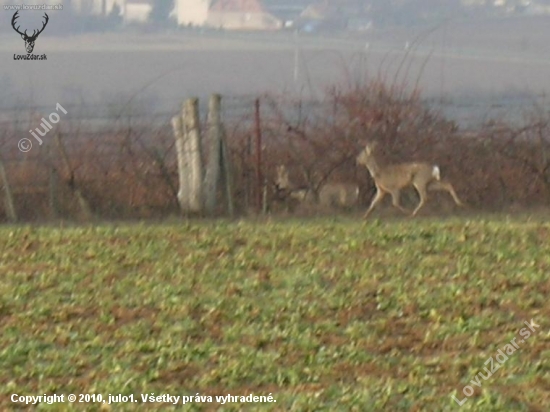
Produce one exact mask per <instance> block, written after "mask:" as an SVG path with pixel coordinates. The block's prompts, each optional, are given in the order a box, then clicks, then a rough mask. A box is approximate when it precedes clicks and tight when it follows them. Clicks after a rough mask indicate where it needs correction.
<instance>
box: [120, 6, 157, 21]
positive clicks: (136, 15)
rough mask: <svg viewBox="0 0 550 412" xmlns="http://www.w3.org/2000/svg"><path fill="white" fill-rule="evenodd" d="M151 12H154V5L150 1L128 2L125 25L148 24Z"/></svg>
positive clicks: (124, 17) (125, 11)
mask: <svg viewBox="0 0 550 412" xmlns="http://www.w3.org/2000/svg"><path fill="white" fill-rule="evenodd" d="M151 11H153V4H152V2H151V1H149V0H126V5H125V8H124V13H123V19H124V23H146V22H147V21H148V20H149V16H150V14H151Z"/></svg>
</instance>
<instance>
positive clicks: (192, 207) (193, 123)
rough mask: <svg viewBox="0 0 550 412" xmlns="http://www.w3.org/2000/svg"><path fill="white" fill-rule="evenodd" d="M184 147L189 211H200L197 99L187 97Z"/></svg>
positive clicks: (200, 157)
mask: <svg viewBox="0 0 550 412" xmlns="http://www.w3.org/2000/svg"><path fill="white" fill-rule="evenodd" d="M183 130H184V133H185V134H184V136H185V139H184V147H185V154H186V156H187V161H188V164H189V211H190V212H192V213H201V212H202V207H203V198H202V194H203V190H202V184H203V170H202V150H201V135H200V123H199V99H197V98H191V99H188V100H187V101H186V102H185V103H184V106H183Z"/></svg>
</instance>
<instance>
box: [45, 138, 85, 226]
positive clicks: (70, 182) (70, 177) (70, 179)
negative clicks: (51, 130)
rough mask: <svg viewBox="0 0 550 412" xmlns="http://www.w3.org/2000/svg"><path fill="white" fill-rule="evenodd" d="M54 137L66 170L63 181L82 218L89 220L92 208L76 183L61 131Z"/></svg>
mask: <svg viewBox="0 0 550 412" xmlns="http://www.w3.org/2000/svg"><path fill="white" fill-rule="evenodd" d="M54 139H55V142H56V144H57V148H58V149H59V153H60V155H61V160H62V161H63V163H64V164H65V169H66V170H67V179H66V181H65V184H66V185H67V187H68V188H69V189H70V190H71V193H72V194H73V195H74V196H75V197H76V199H77V201H78V206H79V207H80V211H81V212H82V216H83V218H84V219H85V220H90V219H92V218H93V217H94V214H93V212H92V208H91V207H90V204H89V202H88V201H87V200H86V198H85V197H84V195H83V194H82V191H81V190H80V187H79V186H78V185H77V183H76V178H75V170H74V168H73V167H72V165H71V161H70V160H69V155H68V153H67V149H66V148H65V144H64V143H63V141H62V139H61V133H56V134H55V137H54Z"/></svg>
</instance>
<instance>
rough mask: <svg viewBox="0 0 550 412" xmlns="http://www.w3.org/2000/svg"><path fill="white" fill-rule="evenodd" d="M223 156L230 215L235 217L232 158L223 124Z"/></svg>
mask: <svg viewBox="0 0 550 412" xmlns="http://www.w3.org/2000/svg"><path fill="white" fill-rule="evenodd" d="M221 134H222V139H221V158H222V168H223V170H222V176H223V183H224V186H225V197H226V200H227V211H228V213H229V216H231V217H233V216H234V215H235V203H234V201H233V170H232V167H231V160H230V158H229V153H228V150H227V144H226V133H225V129H224V127H223V126H222V128H221Z"/></svg>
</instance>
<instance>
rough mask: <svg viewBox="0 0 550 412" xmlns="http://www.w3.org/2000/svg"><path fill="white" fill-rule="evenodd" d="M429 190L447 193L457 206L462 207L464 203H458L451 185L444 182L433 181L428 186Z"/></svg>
mask: <svg viewBox="0 0 550 412" xmlns="http://www.w3.org/2000/svg"><path fill="white" fill-rule="evenodd" d="M428 189H429V190H444V191H446V192H448V193H449V194H450V195H451V196H452V197H453V200H454V201H455V203H456V204H457V205H458V206H464V203H462V202H461V201H460V199H459V198H458V195H457V194H456V192H455V189H454V188H453V185H452V184H451V183H449V182H447V181H445V180H439V181H438V180H435V181H433V182H432V183H430V185H429V186H428Z"/></svg>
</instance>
